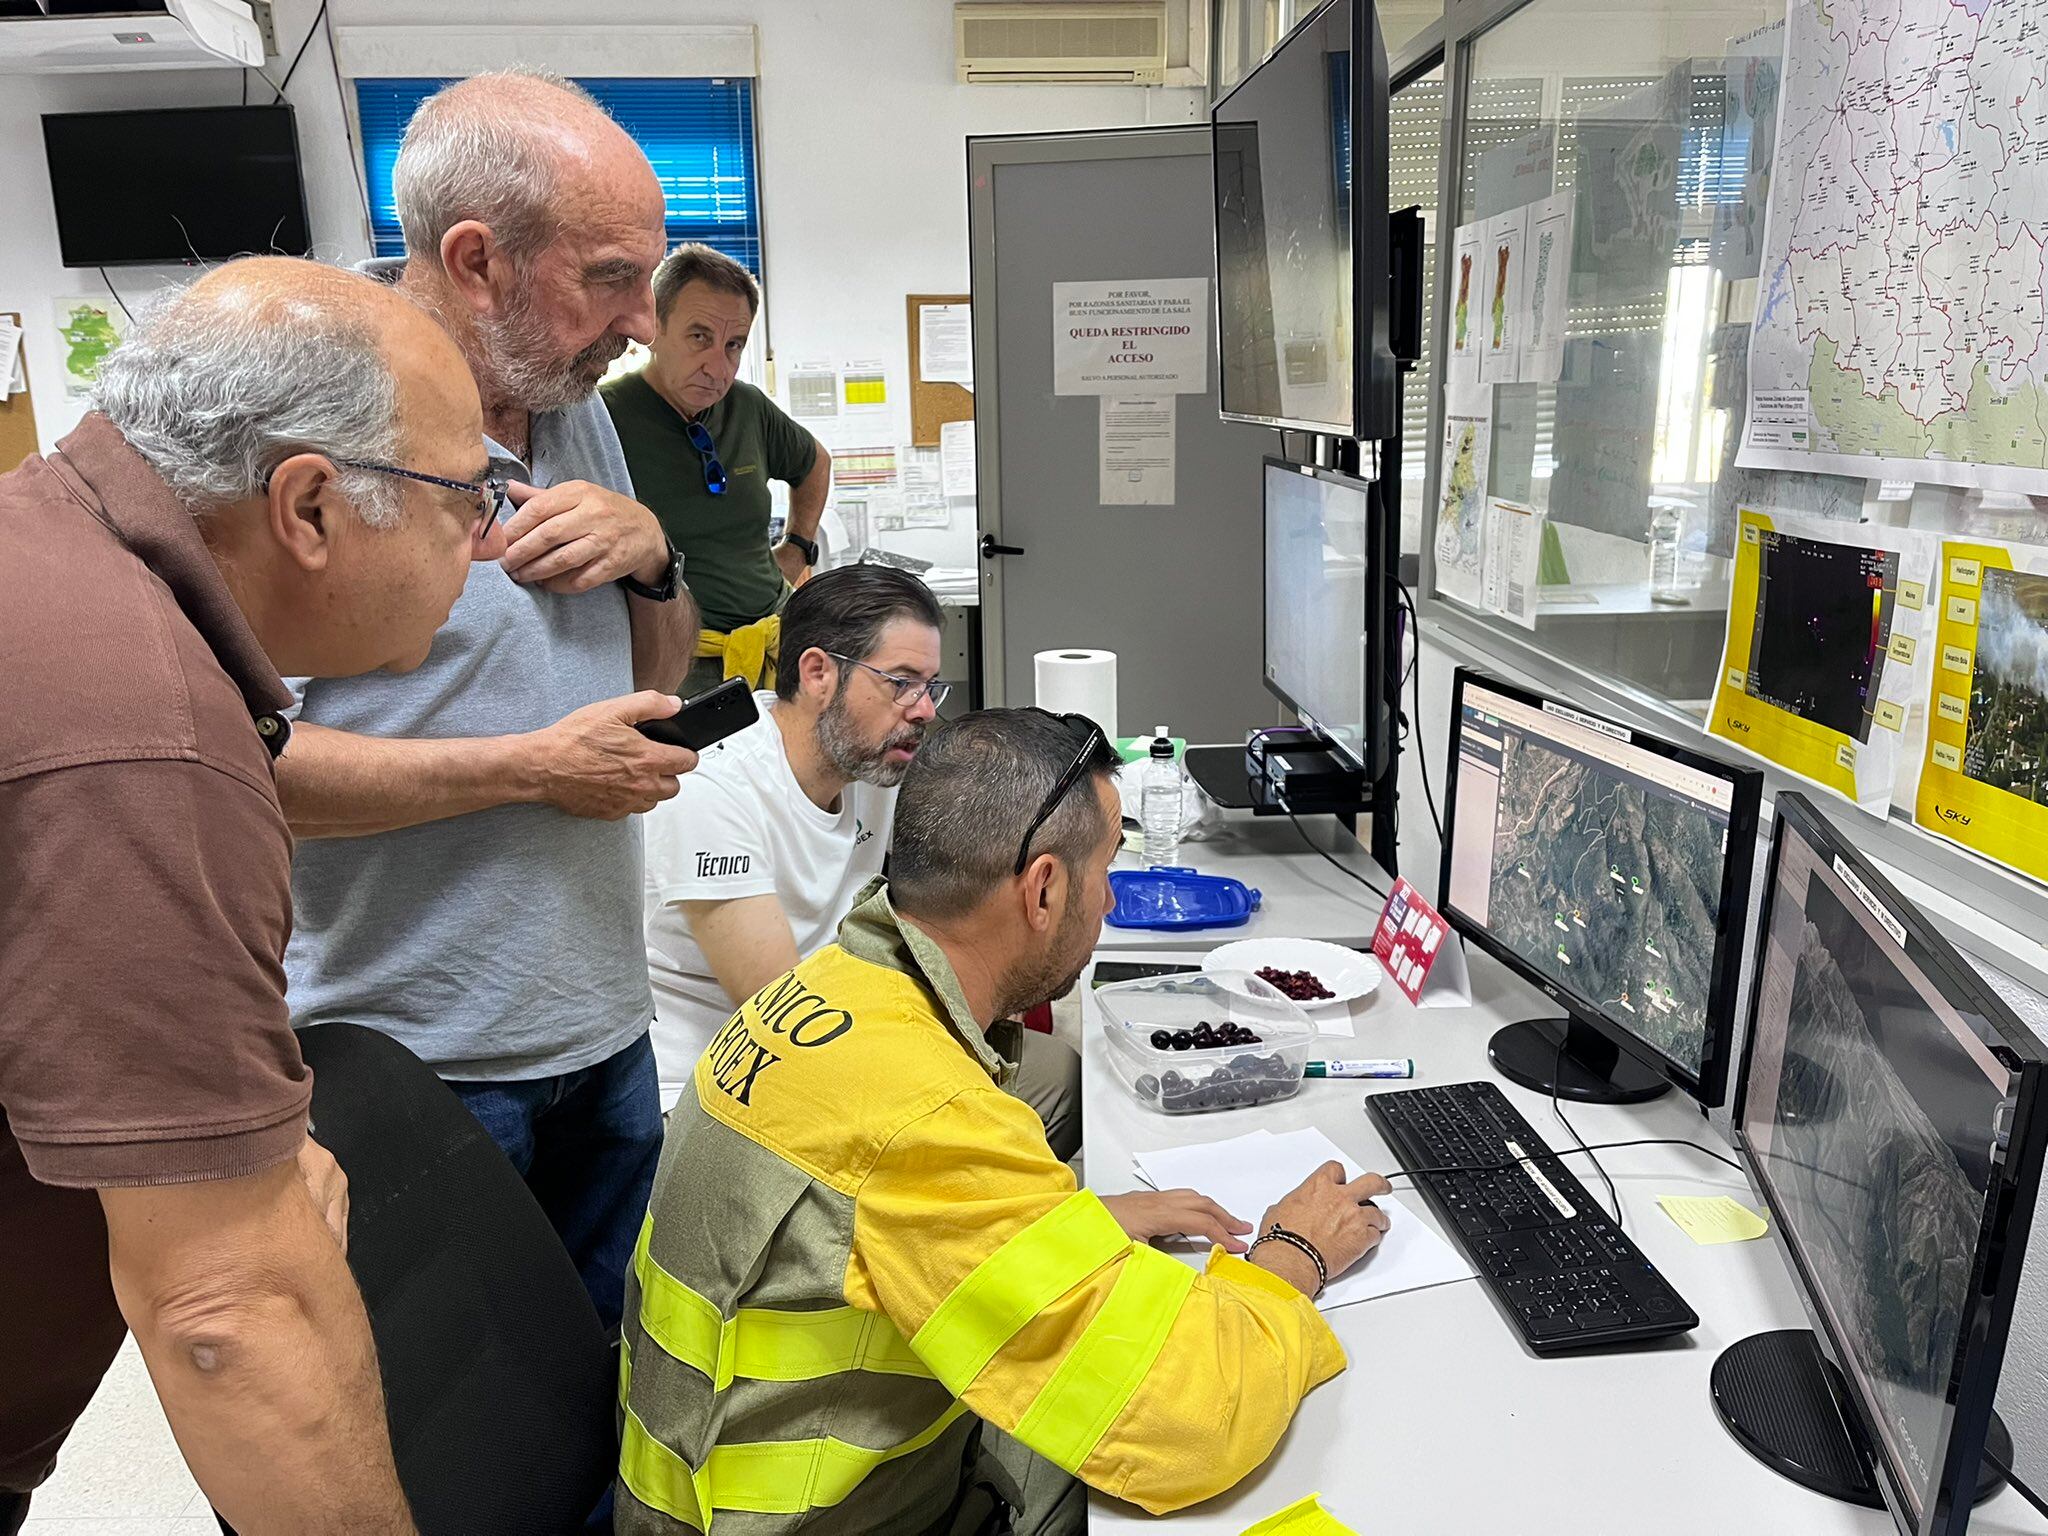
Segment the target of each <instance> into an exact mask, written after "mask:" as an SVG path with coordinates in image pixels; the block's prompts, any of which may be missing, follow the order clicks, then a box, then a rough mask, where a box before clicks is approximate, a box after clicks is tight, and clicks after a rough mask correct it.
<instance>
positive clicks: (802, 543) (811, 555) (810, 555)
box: [782, 533, 818, 565]
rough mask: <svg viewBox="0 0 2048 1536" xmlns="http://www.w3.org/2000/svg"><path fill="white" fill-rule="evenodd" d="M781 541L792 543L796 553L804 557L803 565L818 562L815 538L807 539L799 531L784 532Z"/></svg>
mask: <svg viewBox="0 0 2048 1536" xmlns="http://www.w3.org/2000/svg"><path fill="white" fill-rule="evenodd" d="M782 542H783V543H785V544H794V545H795V546H796V550H797V553H798V554H800V555H802V556H803V557H804V564H805V565H816V564H817V563H818V545H817V541H816V540H815V539H807V538H805V537H804V536H803V535H802V534H800V533H784V534H783V535H782Z"/></svg>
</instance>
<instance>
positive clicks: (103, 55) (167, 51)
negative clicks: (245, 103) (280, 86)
mask: <svg viewBox="0 0 2048 1536" xmlns="http://www.w3.org/2000/svg"><path fill="white" fill-rule="evenodd" d="M49 3H50V0H41V3H40V4H29V5H22V4H19V3H16V4H5V3H0V74H11V75H43V74H91V73H97V72H102V71H111V70H131V69H244V68H246V69H259V68H261V67H262V65H263V58H264V29H263V26H262V23H261V21H259V19H258V14H259V10H260V11H261V12H264V13H267V12H268V10H269V4H268V0H109V4H108V5H107V6H106V7H105V8H104V9H100V10H94V11H91V12H87V13H83V14H81V13H80V11H79V9H78V8H77V7H76V6H75V5H74V6H67V7H66V8H65V9H64V11H63V12H62V13H61V14H55V15H53V14H50V13H49V12H48V11H47V10H46V9H45V7H46V6H48V4H49ZM24 13H25V14H24Z"/></svg>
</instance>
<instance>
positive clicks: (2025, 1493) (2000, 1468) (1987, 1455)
mask: <svg viewBox="0 0 2048 1536" xmlns="http://www.w3.org/2000/svg"><path fill="white" fill-rule="evenodd" d="M1984 1459H1985V1460H1986V1461H1988V1462H1990V1463H1991V1469H1992V1470H1993V1471H1994V1472H1996V1473H1998V1475H1999V1476H2000V1477H2003V1478H2004V1479H2005V1480H2006V1481H2007V1482H2008V1483H2011V1484H2012V1491H2013V1492H2014V1493H2016V1494H2018V1495H2019V1496H2020V1497H2021V1498H2023V1499H2025V1500H2026V1501H2027V1502H2028V1503H2029V1504H2031V1505H2033V1506H2034V1508H2035V1509H2037V1510H2039V1511H2040V1512H2041V1513H2042V1514H2044V1515H2048V1502H2043V1500H2042V1498H2041V1495H2040V1494H2038V1493H2036V1492H2034V1490H2033V1489H2031V1488H2029V1487H2028V1486H2027V1485H2026V1484H2025V1483H2023V1482H2021V1481H2020V1480H2019V1478H2018V1477H2017V1476H2015V1475H2014V1473H2013V1470H2012V1468H2011V1467H2008V1466H2007V1465H2006V1464H2005V1463H2004V1462H2002V1461H2000V1460H1999V1459H1998V1458H1997V1457H1996V1456H1994V1455H1992V1454H1991V1448H1990V1447H1989V1446H1986V1447H1985V1448H1984Z"/></svg>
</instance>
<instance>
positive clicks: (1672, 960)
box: [1442, 667, 1763, 1105]
mask: <svg viewBox="0 0 2048 1536" xmlns="http://www.w3.org/2000/svg"><path fill="white" fill-rule="evenodd" d="M1451 720H1452V741H1451V751H1450V754H1449V759H1450V760H1449V770H1450V773H1449V785H1448V788H1447V789H1446V792H1445V794H1446V803H1445V806H1444V855H1443V891H1442V895H1443V901H1442V907H1443V912H1444V915H1445V916H1446V917H1447V918H1449V919H1450V920H1451V923H1452V924H1453V925H1454V926H1455V927H1456V928H1457V929H1458V930H1459V931H1460V932H1461V933H1463V934H1464V935H1465V936H1466V937H1467V938H1468V939H1470V940H1471V941H1472V942H1473V943H1475V944H1477V945H1478V946H1479V947H1480V948H1481V949H1483V950H1485V951H1486V952H1487V953H1489V954H1491V955H1493V956H1494V957H1495V958H1496V959H1498V960H1500V961H1502V962H1504V963H1505V964H1506V965H1507V966H1509V968H1511V969H1512V970H1514V971H1516V972H1517V973H1518V974H1520V975H1521V976H1523V977H1524V978H1525V979H1527V980H1528V981H1530V982H1533V983H1534V984H1535V985H1536V986H1538V987H1540V988H1541V989H1542V990H1543V991H1544V992H1545V993H1546V994H1547V995H1548V996H1549V997H1550V998H1551V999H1552V1000H1553V1001H1554V1002H1557V1003H1559V1004H1561V1005H1562V1006H1563V1008H1564V1010H1565V1013H1564V1016H1563V1017H1562V1018H1540V1019H1531V1020H1526V1021H1524V1022H1521V1023H1518V1024H1511V1025H1509V1026H1508V1027H1507V1028H1506V1029H1503V1030H1501V1031H1500V1032H1499V1033H1498V1034H1496V1035H1495V1036H1494V1037H1493V1040H1492V1043H1491V1044H1490V1045H1489V1046H1488V1054H1489V1055H1490V1056H1491V1058H1492V1060H1493V1064H1494V1066H1495V1067H1496V1068H1497V1069H1498V1070H1499V1071H1500V1072H1501V1074H1502V1075H1503V1076H1505V1077H1507V1078H1509V1079H1511V1080H1512V1081H1514V1082H1518V1083H1521V1084H1523V1085H1524V1086H1526V1087H1531V1088H1535V1089H1538V1090H1539V1091H1541V1092H1544V1093H1550V1092H1555V1093H1557V1094H1558V1095H1560V1096H1561V1097H1565V1098H1572V1099H1581V1100H1588V1101H1592V1102H1597V1103H1636V1102H1640V1101H1642V1100H1644V1099H1650V1098H1654V1097H1656V1096H1657V1095H1658V1094H1660V1093H1662V1092H1664V1090H1665V1088H1666V1087H1667V1086H1668V1085H1670V1084H1674V1083H1675V1084H1676V1085H1677V1086H1679V1087H1680V1088H1682V1089H1684V1090H1685V1091H1686V1092H1687V1093H1690V1094H1691V1095H1693V1096H1694V1097H1695V1098H1697V1099H1698V1100H1699V1101H1700V1102H1701V1103H1702V1104H1707V1105H1716V1104H1719V1103H1720V1102H1721V1100H1722V1097H1723V1094H1724V1091H1725V1089H1726V1086H1727V1079H1728V1056H1729V1042H1730V1040H1731V1037H1732V1031H1733V1026H1734V1016H1735V1003H1736V982H1737V972H1738V970H1739V968H1740V959H1741V950H1742V939H1743V928H1744V921H1743V920H1744V916H1745V913H1746V910H1747V902H1748V896H1749V873H1750V860H1751V853H1752V850H1753V846H1754V844H1755V842H1756V822H1757V807H1758V801H1759V799H1760V797H1761V794H1762V789H1763V776H1762V775H1761V774H1760V773H1758V772H1756V771H1755V770H1753V769H1748V768H1737V767H1734V766H1731V765H1730V764H1727V763H1724V762H1721V761H1719V760H1718V759H1716V758H1712V757H1709V756H1707V755H1706V754H1704V753H1699V752H1693V751H1691V750H1689V749H1687V748H1684V747H1680V746H1677V745H1674V744H1673V743H1671V742H1667V741H1662V740H1659V739H1658V738H1656V737H1653V736H1650V735H1647V734H1645V733H1644V732H1641V731H1634V730H1630V729H1629V728H1627V727H1626V726H1622V725H1617V724H1615V723H1614V722H1612V721H1609V720H1603V719H1600V718H1598V717H1596V716H1593V715H1589V714H1586V713H1584V712H1583V711H1581V710H1578V709H1574V708H1571V707H1569V706H1567V705H1564V704H1562V703H1560V702H1558V701H1557V700H1555V699H1546V698H1544V697H1542V696H1540V695H1538V694H1534V693H1529V692H1526V691H1524V690H1522V689H1520V688H1516V687H1513V686H1511V685H1509V684H1506V683H1501V682H1497V681H1495V680H1494V679H1492V678H1489V677H1487V676H1485V675H1483V674H1481V673H1478V672H1474V671H1472V670H1470V669H1469V668H1463V667H1461V668H1459V670H1458V674H1457V678H1456V681H1455V683H1454V684H1453V690H1452V695H1451Z"/></svg>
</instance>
